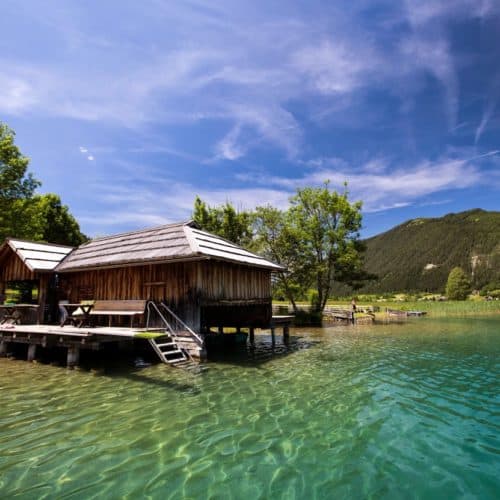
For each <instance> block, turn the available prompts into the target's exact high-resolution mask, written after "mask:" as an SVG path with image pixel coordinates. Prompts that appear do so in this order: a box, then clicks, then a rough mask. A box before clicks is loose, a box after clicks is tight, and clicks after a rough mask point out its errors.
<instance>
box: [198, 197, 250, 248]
mask: <svg viewBox="0 0 500 500" xmlns="http://www.w3.org/2000/svg"><path fill="white" fill-rule="evenodd" d="M193 220H194V221H195V222H196V223H197V224H198V225H199V226H200V227H201V229H203V230H204V231H208V232H209V233H213V234H217V235H218V236H221V237H222V238H225V239H226V240H229V241H232V242H233V243H236V244H237V245H240V246H243V247H248V246H249V245H250V244H251V242H252V236H253V233H252V214H251V213H250V212H245V211H239V212H238V211H236V209H235V208H234V207H233V205H232V204H231V203H229V202H226V203H225V205H221V206H218V207H211V206H209V205H207V204H206V203H205V202H204V201H203V200H202V199H201V198H200V197H199V196H197V197H196V199H195V202H194V211H193Z"/></svg>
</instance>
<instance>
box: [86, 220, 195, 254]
mask: <svg viewBox="0 0 500 500" xmlns="http://www.w3.org/2000/svg"><path fill="white" fill-rule="evenodd" d="M191 222H192V221H191V220H189V221H184V222H172V223H170V224H162V225H160V226H153V227H149V228H146V229H135V230H134V231H126V232H124V233H116V234H110V235H108V236H100V237H99V238H92V239H91V240H90V241H88V242H86V243H84V244H83V245H80V246H79V247H77V248H81V247H82V246H85V245H87V244H88V243H94V242H96V241H102V240H108V239H111V238H119V237H122V236H130V235H132V234H140V233H147V232H149V231H157V230H158V229H163V228H169V227H175V226H186V225H188V224H190V223H191Z"/></svg>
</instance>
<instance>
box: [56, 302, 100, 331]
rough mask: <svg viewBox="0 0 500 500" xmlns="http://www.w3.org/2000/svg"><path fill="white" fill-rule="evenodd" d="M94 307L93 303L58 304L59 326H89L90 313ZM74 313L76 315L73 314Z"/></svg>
mask: <svg viewBox="0 0 500 500" xmlns="http://www.w3.org/2000/svg"><path fill="white" fill-rule="evenodd" d="M93 307H94V304H93V303H80V302H78V303H65V302H63V301H60V302H59V312H60V313H61V320H60V326H61V327H63V326H64V325H68V324H72V325H74V326H76V327H78V328H80V327H82V326H89V325H90V311H91V310H92V308H93ZM75 313H76V314H75Z"/></svg>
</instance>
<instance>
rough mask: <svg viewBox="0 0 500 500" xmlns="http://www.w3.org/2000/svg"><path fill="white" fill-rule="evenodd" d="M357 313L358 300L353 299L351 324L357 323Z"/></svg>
mask: <svg viewBox="0 0 500 500" xmlns="http://www.w3.org/2000/svg"><path fill="white" fill-rule="evenodd" d="M355 312H356V299H355V298H354V297H353V298H352V300H351V323H352V324H354V323H355V319H354V313H355Z"/></svg>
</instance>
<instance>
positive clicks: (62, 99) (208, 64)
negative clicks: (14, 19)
mask: <svg viewBox="0 0 500 500" xmlns="http://www.w3.org/2000/svg"><path fill="white" fill-rule="evenodd" d="M117 5H118V4H117V3H116V4H113V2H111V3H110V4H109V5H108V4H106V5H103V6H102V9H104V11H105V12H108V11H109V12H111V11H113V8H116V6H117ZM360 5H361V6H363V3H361V4H360ZM366 5H369V3H368V2H367V3H366ZM366 5H365V7H366ZM266 7H267V4H266V3H264V2H259V1H257V2H256V4H255V5H254V4H252V7H251V8H250V6H249V5H247V4H245V3H235V4H233V3H228V2H225V1H218V2H205V1H198V2H196V3H194V4H193V3H190V2H160V1H156V0H155V1H152V0H151V1H150V2H148V4H147V8H139V6H138V5H133V4H130V5H127V6H122V4H120V8H123V9H125V11H126V13H127V14H128V16H124V17H123V26H122V23H119V25H117V26H111V27H110V26H108V25H105V23H103V24H99V20H96V21H95V23H96V25H95V26H94V25H93V24H91V23H89V22H87V23H86V22H85V19H86V18H85V16H81V15H80V14H81V13H82V9H84V8H83V7H82V6H78V5H75V4H70V3H68V4H64V5H61V6H59V7H58V8H57V9H49V10H50V12H48V13H47V14H45V10H46V9H45V8H43V7H42V6H41V5H37V4H36V3H33V4H31V5H30V8H27V7H25V8H24V9H23V12H24V14H26V15H27V16H30V17H31V19H32V21H33V23H38V24H39V25H40V26H43V27H44V29H46V30H49V31H50V32H51V34H52V35H53V36H54V37H56V39H57V40H58V42H59V43H60V44H61V45H62V50H61V53H60V58H62V62H63V64H62V63H61V59H53V60H52V59H51V58H50V57H46V58H39V59H36V60H34V59H33V60H29V59H24V60H23V61H22V62H19V61H17V62H16V63H15V64H10V63H11V62H12V61H9V60H6V59H4V60H2V61H0V67H2V68H8V71H5V73H4V74H3V75H0V89H2V90H1V91H0V112H4V113H8V114H19V113H21V114H22V113H40V114H43V115H50V116H54V115H55V116H62V117H70V118H73V119H78V120H86V121H99V122H105V123H111V124H114V125H117V126H120V127H126V128H132V129H146V128H147V127H149V126H150V125H151V124H152V123H156V124H158V123H160V124H166V125H169V126H172V125H178V124H180V123H182V124H196V123H198V122H200V121H204V120H205V121H208V120H218V121H219V122H221V121H223V122H224V123H226V124H227V130H226V132H225V133H224V134H221V136H220V137H219V138H218V139H217V140H216V141H215V142H214V144H213V145H212V148H211V151H207V156H210V155H215V157H216V158H219V159H225V160H238V159H240V158H242V157H243V156H245V155H247V154H248V152H249V151H250V150H252V149H254V148H262V147H268V146H269V145H271V146H272V147H275V148H278V149H280V150H281V151H282V152H284V154H285V155H286V156H287V157H289V158H293V157H297V156H298V155H299V154H300V153H301V152H302V150H303V146H304V140H303V139H304V127H305V123H306V122H307V120H308V119H314V117H319V116H321V114H323V116H324V115H327V116H328V118H329V119H331V120H335V119H337V118H338V120H345V119H346V116H347V115H349V114H352V113H349V110H348V109H346V103H349V102H351V100H352V99H354V97H355V96H357V97H358V98H359V99H360V101H359V102H360V104H359V107H360V109H362V105H363V98H362V96H363V93H364V92H365V91H366V90H367V89H375V90H377V91H384V92H386V93H390V94H392V95H396V96H397V97H398V98H399V99H401V100H402V101H408V100H409V101H411V99H413V98H414V95H415V94H416V93H418V89H415V86H416V84H415V82H416V81H418V80H419V76H420V75H422V74H424V75H429V74H430V75H432V76H433V77H434V78H435V79H436V80H437V81H438V82H439V84H440V85H441V86H442V88H443V90H444V96H445V97H444V108H445V110H446V113H447V115H448V121H449V124H450V128H453V127H454V125H455V123H456V118H457V115H458V110H459V105H460V85H459V80H458V76H457V64H458V62H457V60H456V58H455V56H454V54H453V52H452V50H451V48H450V41H449V33H448V31H447V25H448V24H449V23H450V22H452V21H453V22H456V21H457V20H458V21H460V20H463V19H470V18H471V17H472V18H474V17H477V18H481V19H482V18H484V17H485V16H490V15H492V13H495V12H498V5H497V3H495V2H492V1H487V0H483V1H476V0H454V1H449V0H447V1H445V0H442V1H439V0H432V1H430V0H422V1H420V0H407V1H406V2H405V3H404V4H403V7H401V4H397V5H393V6H392V7H390V8H388V5H386V4H384V7H385V8H386V9H388V10H389V11H390V16H392V18H393V22H392V24H390V25H389V24H386V25H384V24H383V23H378V24H377V23H375V26H376V30H375V29H374V31H362V30H361V29H360V28H359V27H358V24H359V20H358V18H357V14H358V13H359V12H358V11H357V9H356V8H354V7H351V6H343V7H338V6H335V5H329V6H328V7H326V6H322V9H326V12H327V13H328V14H327V16H325V18H322V17H321V16H320V15H318V14H320V13H321V10H319V8H318V7H317V6H315V5H313V6H311V10H310V13H309V12H304V11H303V10H301V9H299V8H297V7H296V6H294V5H290V4H289V3H288V2H278V3H277V4H276V6H275V9H273V10H272V12H269V9H267V8H266ZM360 9H361V7H360V8H358V10H360ZM138 25H144V26H147V27H148V32H147V33H145V34H144V36H145V40H144V41H143V43H138V42H136V41H135V42H134V41H133V40H132V41H130V40H129V39H128V38H127V37H125V36H124V34H125V33H127V32H128V31H127V30H130V31H131V32H134V29H135V27H136V26H138ZM394 25H397V26H398V27H399V30H398V31H396V32H393V31H390V30H392V29H393V26H394ZM165 33H168V35H169V36H165ZM386 38H387V39H388V40H390V42H389V43H387V42H384V43H383V42H382V41H381V40H385V39H386ZM58 48H59V47H58ZM104 49H105V50H104ZM130 55H132V57H130ZM124 60H126V61H127V64H123V61H124ZM422 80H423V79H422ZM34 82H36V85H35V84H34ZM359 96H361V97H359ZM297 102H300V103H301V106H300V110H301V116H300V118H299V117H298V114H297V113H296V112H294V111H292V109H294V106H293V104H295V103H297ZM489 117H490V115H489V114H488V112H487V111H486V112H485V114H484V116H483V119H482V120H481V123H480V124H479V126H478V128H477V131H476V137H477V140H479V138H480V136H481V134H482V132H483V131H484V128H485V127H486V126H487V123H488V120H489ZM360 122H361V124H362V123H363V120H360ZM477 140H476V142H477Z"/></svg>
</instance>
